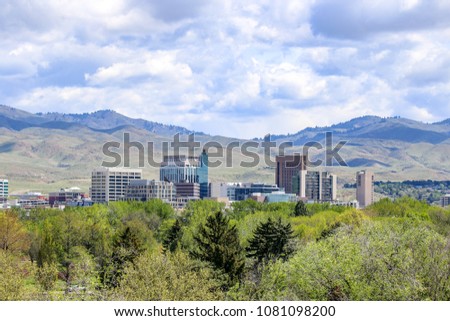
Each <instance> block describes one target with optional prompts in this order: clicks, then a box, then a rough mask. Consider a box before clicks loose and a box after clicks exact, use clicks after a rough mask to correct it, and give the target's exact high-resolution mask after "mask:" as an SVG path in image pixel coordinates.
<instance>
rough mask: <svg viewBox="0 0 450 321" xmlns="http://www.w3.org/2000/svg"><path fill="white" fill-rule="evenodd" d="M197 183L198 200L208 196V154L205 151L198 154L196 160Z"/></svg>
mask: <svg viewBox="0 0 450 321" xmlns="http://www.w3.org/2000/svg"><path fill="white" fill-rule="evenodd" d="M197 174H198V183H199V184H200V198H205V197H208V196H209V183H208V154H206V151H205V150H203V152H202V153H201V154H200V156H199V158H198V168H197Z"/></svg>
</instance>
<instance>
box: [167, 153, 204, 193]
mask: <svg viewBox="0 0 450 321" xmlns="http://www.w3.org/2000/svg"><path fill="white" fill-rule="evenodd" d="M159 177H160V180H162V181H168V182H172V183H175V184H177V183H198V184H199V185H200V198H205V197H208V194H209V193H208V191H209V183H208V154H207V153H206V151H205V150H203V152H202V153H201V154H200V156H199V157H186V156H184V155H175V156H164V160H163V162H162V164H161V168H160V170H159Z"/></svg>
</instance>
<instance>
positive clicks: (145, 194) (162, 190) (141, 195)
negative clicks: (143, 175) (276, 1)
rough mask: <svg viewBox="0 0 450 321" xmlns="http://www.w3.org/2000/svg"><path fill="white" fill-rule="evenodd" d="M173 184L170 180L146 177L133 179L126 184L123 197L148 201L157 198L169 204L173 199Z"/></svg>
mask: <svg viewBox="0 0 450 321" xmlns="http://www.w3.org/2000/svg"><path fill="white" fill-rule="evenodd" d="M175 196H176V195H175V185H174V184H173V183H170V182H164V181H155V180H148V179H133V180H130V183H129V184H128V186H127V189H126V193H125V199H126V200H130V201H131V200H134V201H143V202H145V201H148V200H151V199H155V198H158V199H160V200H163V201H164V202H166V203H169V204H171V203H172V202H173V201H174V200H175Z"/></svg>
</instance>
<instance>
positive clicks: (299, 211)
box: [294, 200, 309, 216]
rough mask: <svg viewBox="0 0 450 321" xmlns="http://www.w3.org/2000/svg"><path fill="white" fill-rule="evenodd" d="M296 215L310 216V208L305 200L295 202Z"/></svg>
mask: <svg viewBox="0 0 450 321" xmlns="http://www.w3.org/2000/svg"><path fill="white" fill-rule="evenodd" d="M294 216H309V213H308V208H307V207H306V204H305V203H304V202H303V201H301V200H300V201H298V202H297V204H295V209H294Z"/></svg>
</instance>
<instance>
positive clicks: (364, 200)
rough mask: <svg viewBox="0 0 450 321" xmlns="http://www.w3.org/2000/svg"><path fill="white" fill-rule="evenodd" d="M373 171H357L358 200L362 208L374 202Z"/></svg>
mask: <svg viewBox="0 0 450 321" xmlns="http://www.w3.org/2000/svg"><path fill="white" fill-rule="evenodd" d="M373 183H374V176H373V173H372V172H370V171H367V170H362V171H359V172H357V173H356V200H357V201H358V203H359V207H360V208H365V207H367V206H369V205H370V204H372V203H373Z"/></svg>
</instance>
